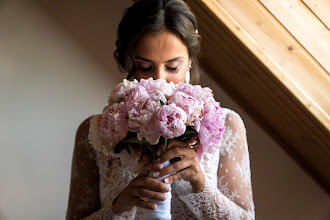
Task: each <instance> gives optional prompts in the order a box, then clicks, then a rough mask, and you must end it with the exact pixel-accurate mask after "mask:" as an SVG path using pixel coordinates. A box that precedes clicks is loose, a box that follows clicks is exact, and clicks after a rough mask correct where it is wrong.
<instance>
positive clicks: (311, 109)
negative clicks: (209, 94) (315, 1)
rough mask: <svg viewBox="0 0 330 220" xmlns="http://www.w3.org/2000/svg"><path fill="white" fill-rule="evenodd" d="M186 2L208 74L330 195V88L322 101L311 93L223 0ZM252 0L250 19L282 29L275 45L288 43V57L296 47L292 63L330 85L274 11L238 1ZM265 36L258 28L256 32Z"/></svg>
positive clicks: (286, 45) (275, 39) (318, 81)
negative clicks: (303, 66) (302, 64)
mask: <svg viewBox="0 0 330 220" xmlns="http://www.w3.org/2000/svg"><path fill="white" fill-rule="evenodd" d="M186 2H187V3H188V4H189V5H190V7H191V8H192V9H193V11H194V12H195V14H196V16H197V19H198V21H199V26H198V27H199V32H200V34H201V35H202V48H203V54H204V57H203V63H204V67H205V69H206V71H207V73H208V74H209V75H210V76H211V77H212V78H213V79H214V80H215V81H216V82H217V83H218V84H219V85H220V86H221V87H223V88H224V89H225V90H226V91H227V92H228V93H229V94H230V95H231V96H232V97H233V98H234V99H235V100H236V101H237V102H238V103H239V104H240V105H241V106H242V107H243V108H244V109H245V110H246V111H247V112H248V113H249V114H250V115H251V117H252V118H254V120H255V121H257V122H258V123H259V124H260V125H261V126H262V127H264V128H265V130H266V131H267V132H268V133H269V134H270V135H271V136H272V137H274V139H275V140H277V141H278V143H279V144H280V145H281V146H282V147H283V149H284V150H285V151H287V152H288V153H289V155H290V156H291V157H293V158H294V159H295V160H296V161H297V162H298V163H299V164H300V165H301V166H302V167H303V168H304V169H305V170H306V171H307V172H308V173H309V174H310V175H311V176H312V177H314V179H315V180H316V181H317V182H318V183H319V184H320V185H321V186H322V187H323V188H324V189H325V190H326V191H327V192H328V193H330V172H329V167H330V146H329V145H330V144H329V143H330V118H329V115H328V114H327V113H326V112H325V110H324V108H323V107H321V106H320V104H319V102H318V101H319V100H324V101H325V104H324V106H325V107H327V106H328V105H329V103H328V102H327V101H328V97H329V96H328V94H329V88H327V89H326V91H322V92H323V93H322V94H325V95H326V96H325V97H324V96H323V99H322V98H321V99H319V100H316V99H315V98H314V97H313V98H312V97H311V96H310V95H308V94H306V92H305V91H304V90H302V87H301V86H299V85H298V84H297V82H296V81H295V80H293V79H292V73H291V72H290V73H288V71H287V70H286V69H285V68H283V67H282V65H281V63H279V62H276V61H275V58H274V57H272V56H271V55H270V54H269V53H268V52H267V51H266V49H265V48H264V47H263V46H261V45H260V44H259V42H258V41H257V40H256V39H255V38H254V37H253V36H251V34H250V33H249V32H248V31H247V30H245V28H246V27H245V26H242V25H241V24H240V23H238V22H237V20H236V19H234V18H233V16H232V15H231V14H230V13H228V11H227V10H226V9H225V8H224V7H223V6H222V5H221V4H220V3H219V2H220V1H216V0H201V1H195V0H186ZM227 2H238V1H227ZM251 2H255V3H256V2H257V3H258V4H259V5H254V6H253V7H252V8H253V11H251V13H252V14H246V15H247V19H248V18H249V16H252V17H253V14H257V15H258V16H262V17H261V18H263V20H262V19H261V20H258V22H259V23H258V22H257V25H258V26H261V27H264V26H266V25H273V26H272V27H276V29H278V28H282V31H280V34H279V33H278V32H273V34H274V35H275V36H276V37H273V38H272V39H273V41H280V42H279V43H277V44H276V45H277V46H278V47H280V46H279V45H281V44H283V45H282V47H283V48H286V50H285V52H286V53H288V52H290V48H289V47H290V46H291V47H293V48H294V53H292V54H293V55H291V56H289V58H290V59H291V60H292V59H293V58H294V57H295V56H298V58H299V59H302V60H303V62H307V63H308V65H307V66H306V67H308V68H307V69H309V70H311V69H313V70H314V71H315V72H311V71H309V72H308V73H310V74H311V73H312V74H317V78H318V77H320V78H319V79H316V80H314V81H311V82H312V83H315V84H317V83H320V86H321V88H324V85H325V87H326V85H329V84H327V83H328V82H329V79H328V78H327V76H328V74H327V73H326V72H324V69H323V68H322V67H320V66H319V64H318V63H317V62H316V61H315V60H314V59H312V58H311V57H310V56H309V54H308V53H307V52H306V51H304V48H299V45H300V44H299V43H297V42H295V41H294V40H292V39H293V38H292V36H291V35H290V34H284V33H286V32H285V31H286V30H285V28H283V27H282V26H281V25H280V24H278V22H277V20H276V19H274V18H273V17H272V16H269V15H270V14H269V12H268V11H267V9H265V8H264V7H263V6H262V5H261V4H260V2H258V1H239V2H238V3H237V4H239V5H240V6H239V7H244V6H246V5H244V3H246V4H249V3H251ZM251 4H252V3H251ZM250 6H251V5H250ZM250 6H249V7H250ZM244 11H245V13H246V12H247V11H246V10H243V12H244ZM238 13H239V12H238ZM271 18H273V20H272V19H271ZM265 19H267V21H265ZM260 22H261V23H262V25H260ZM267 22H268V23H267ZM276 22H277V23H276ZM274 24H277V25H275V26H274ZM276 29H275V30H276ZM254 30H255V31H257V29H254ZM272 30H273V31H274V29H272ZM261 32H262V31H260V30H259V31H258V32H257V34H260V33H261ZM266 33H267V32H266ZM278 36H281V37H283V39H286V41H285V42H284V43H283V42H281V40H282V38H281V37H280V38H279V37H278ZM269 39H270V38H268V40H269ZM291 41H292V42H291ZM288 42H289V44H288ZM288 49H289V50H288ZM276 51H280V50H276ZM280 54H281V53H279V55H280ZM294 55H295V56H294ZM299 59H296V60H299ZM295 62H296V61H295ZM299 65H300V64H299ZM305 72H306V71H305ZM322 77H323V78H322ZM323 80H325V81H323ZM323 84H324V85H323ZM313 85H314V84H313ZM315 88H320V87H319V86H318V87H314V89H315ZM220 101H221V100H220ZM265 147H267V146H265Z"/></svg>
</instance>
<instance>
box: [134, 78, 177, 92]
mask: <svg viewBox="0 0 330 220" xmlns="http://www.w3.org/2000/svg"><path fill="white" fill-rule="evenodd" d="M139 85H140V86H142V87H144V88H145V89H146V90H147V91H148V92H149V91H152V90H159V91H160V92H161V93H163V94H164V95H165V96H171V95H172V94H173V91H174V89H175V85H174V83H173V82H170V83H167V82H166V80H163V79H157V80H153V79H152V78H149V79H141V80H140V82H139Z"/></svg>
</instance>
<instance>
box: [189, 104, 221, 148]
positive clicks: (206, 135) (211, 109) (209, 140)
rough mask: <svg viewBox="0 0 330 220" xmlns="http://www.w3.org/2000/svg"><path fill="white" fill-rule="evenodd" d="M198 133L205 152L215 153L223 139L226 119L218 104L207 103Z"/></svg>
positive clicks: (199, 123)
mask: <svg viewBox="0 0 330 220" xmlns="http://www.w3.org/2000/svg"><path fill="white" fill-rule="evenodd" d="M196 124H198V126H195V129H196V127H197V129H196V130H197V131H198V132H199V140H200V143H201V145H202V149H203V151H204V152H208V153H214V151H215V150H217V148H219V146H220V145H219V144H220V141H221V138H222V133H223V131H224V129H225V119H224V118H223V116H222V111H221V108H220V106H219V103H218V102H214V103H206V104H205V105H204V116H203V118H202V120H201V121H200V122H198V123H196Z"/></svg>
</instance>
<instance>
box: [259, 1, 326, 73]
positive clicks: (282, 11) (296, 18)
mask: <svg viewBox="0 0 330 220" xmlns="http://www.w3.org/2000/svg"><path fill="white" fill-rule="evenodd" d="M259 1H260V2H261V3H262V4H263V5H264V6H265V8H267V9H268V10H269V11H270V12H271V13H272V14H273V15H274V17H275V18H276V19H278V20H279V21H280V23H281V24H282V25H283V26H284V27H285V28H286V29H287V30H288V32H290V33H291V34H292V35H293V36H294V37H295V38H296V40H297V41H298V42H299V43H300V44H301V45H302V46H303V47H304V48H305V49H306V50H307V51H308V52H309V53H310V54H311V55H312V56H313V57H314V59H315V60H317V61H318V62H319V63H320V64H321V66H322V67H323V68H324V69H326V70H327V72H328V73H330V61H329V60H330V31H329V29H328V28H327V27H326V26H324V24H323V23H322V22H321V21H320V20H319V19H318V17H316V16H315V14H314V13H313V12H312V11H311V10H310V9H309V8H308V6H306V5H305V4H304V2H302V1H300V0H276V1H273V0H259ZM329 10H330V8H329ZM329 10H328V13H330V11H329Z"/></svg>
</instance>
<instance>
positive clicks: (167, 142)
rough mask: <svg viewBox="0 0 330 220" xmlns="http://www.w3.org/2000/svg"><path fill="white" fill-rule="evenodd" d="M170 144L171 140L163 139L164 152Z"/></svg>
mask: <svg viewBox="0 0 330 220" xmlns="http://www.w3.org/2000/svg"><path fill="white" fill-rule="evenodd" d="M170 143H171V139H167V138H165V151H167V148H168V146H169V145H170Z"/></svg>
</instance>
